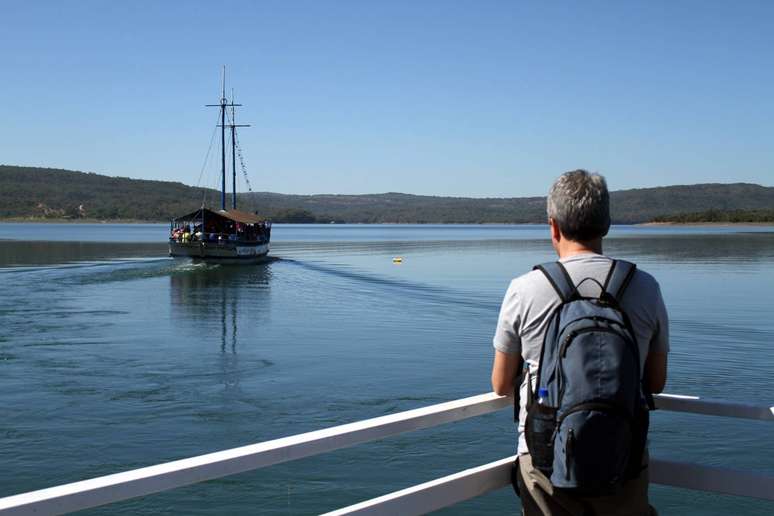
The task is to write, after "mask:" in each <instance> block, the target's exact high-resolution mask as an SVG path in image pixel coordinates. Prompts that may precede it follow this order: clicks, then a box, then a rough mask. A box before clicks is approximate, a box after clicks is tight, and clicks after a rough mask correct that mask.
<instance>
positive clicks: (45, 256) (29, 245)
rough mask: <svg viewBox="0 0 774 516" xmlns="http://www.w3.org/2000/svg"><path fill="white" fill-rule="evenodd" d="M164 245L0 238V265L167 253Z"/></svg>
mask: <svg viewBox="0 0 774 516" xmlns="http://www.w3.org/2000/svg"><path fill="white" fill-rule="evenodd" d="M167 252H168V250H167V246H166V244H152V243H138V244H127V243H108V242H23V241H14V240H0V267H14V266H16V267H19V266H24V267H29V266H35V265H38V266H39V265H53V264H60V263H72V262H88V261H101V260H114V259H117V258H136V257H143V258H147V257H152V258H161V257H164V256H167Z"/></svg>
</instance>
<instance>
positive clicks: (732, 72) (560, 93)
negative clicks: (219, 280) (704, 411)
mask: <svg viewBox="0 0 774 516" xmlns="http://www.w3.org/2000/svg"><path fill="white" fill-rule="evenodd" d="M0 6H1V7H2V9H1V11H2V16H0V49H2V52H0V73H1V74H2V75H1V76H0V77H1V80H0V96H1V97H2V101H1V102H0V120H2V124H0V163H4V164H16V165H33V166H49V167H61V168H69V169H76V170H83V171H91V172H97V173H101V174H107V175H116V176H128V177H136V178H146V179H161V180H174V181H181V182H184V183H187V184H196V183H197V181H198V178H199V174H200V170H201V169H202V164H203V162H204V156H205V153H206V151H207V147H208V144H209V141H210V137H211V135H212V130H213V127H214V124H215V117H216V110H214V109H213V108H205V107H203V105H204V104H209V103H213V102H216V101H217V98H218V88H219V81H220V77H219V74H220V67H221V65H223V64H226V65H227V66H228V82H229V85H230V86H233V87H234V88H235V93H236V98H237V101H239V102H242V103H244V104H245V107H244V108H242V111H241V113H239V114H238V116H239V118H240V120H241V121H242V122H245V123H251V124H252V125H253V127H251V128H248V129H245V130H243V131H242V132H241V133H240V140H241V143H242V147H243V148H244V151H245V160H246V163H247V166H248V169H249V173H250V179H251V182H252V184H253V188H254V189H255V190H265V191H275V192H284V193H375V192H386V191H400V192H408V193H417V194H430V195H458V196H477V197H480V196H496V197H501V196H509V197H510V196H527V195H543V194H544V193H545V191H546V190H547V188H548V185H549V184H550V182H551V180H552V179H553V178H554V177H555V176H556V175H558V174H559V173H561V172H563V171H565V170H569V169H574V168H579V167H583V168H588V169H591V170H596V171H599V172H601V173H603V174H604V175H605V176H606V177H607V178H608V183H609V185H610V188H611V189H615V190H618V189H624V188H638V187H648V186H658V185H667V184H688V183H699V182H738V181H744V182H754V183H760V184H765V185H769V186H770V185H773V184H774V149H773V148H772V141H773V140H774V138H772V137H773V136H774V94H772V91H774V30H772V23H773V20H774V2H765V1H761V2H753V1H749V2H709V1H680V2H671V1H670V2H667V1H663V2H659V1H652V2H644V1H643V2H612V1H610V2H594V1H586V2H561V1H554V2H537V1H536V2H517V1H509V2H496V1H467V2H466V1H457V2H453V1H451V0H449V1H405V2H402V1H395V0H392V1H383V2H375V1H352V2H333V1H330V2H325V1H309V2H295V1H284V2H258V1H249V2H247V1H246V2H192V1H186V2H155V1H154V2H142V1H131V2H129V1H126V2H105V1H72V2H42V1H41V2H23V1H15V2H12V1H5V0H0ZM216 174H217V171H216V163H214V162H213V163H210V164H209V166H207V167H206V171H205V174H204V179H203V180H202V181H201V183H202V184H203V185H205V186H214V185H215V176H216Z"/></svg>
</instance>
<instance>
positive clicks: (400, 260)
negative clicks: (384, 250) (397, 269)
mask: <svg viewBox="0 0 774 516" xmlns="http://www.w3.org/2000/svg"><path fill="white" fill-rule="evenodd" d="M392 263H403V257H402V256H396V257H395V258H393V259H392Z"/></svg>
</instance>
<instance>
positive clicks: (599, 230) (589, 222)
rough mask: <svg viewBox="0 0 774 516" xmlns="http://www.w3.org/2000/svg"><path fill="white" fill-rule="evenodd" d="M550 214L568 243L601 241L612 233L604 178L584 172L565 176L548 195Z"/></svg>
mask: <svg viewBox="0 0 774 516" xmlns="http://www.w3.org/2000/svg"><path fill="white" fill-rule="evenodd" d="M547 211H548V217H549V218H551V219H553V220H554V222H555V223H556V224H557V226H559V231H561V233H562V235H563V236H564V237H565V238H567V239H569V240H574V241H576V242H588V241H591V240H595V239H597V238H602V237H603V236H605V235H607V231H608V230H609V229H610V195H609V194H608V192H607V183H606V182H605V178H604V177H602V176H601V175H599V174H590V173H589V172H587V171H585V170H573V171H571V172H565V173H564V174H562V175H561V176H559V178H558V179H557V180H556V181H554V184H553V185H552V186H551V190H550V191H549V192H548V210H547Z"/></svg>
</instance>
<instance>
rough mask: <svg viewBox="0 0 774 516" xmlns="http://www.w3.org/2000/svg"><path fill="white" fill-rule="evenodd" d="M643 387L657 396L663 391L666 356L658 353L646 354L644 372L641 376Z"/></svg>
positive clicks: (665, 375) (665, 377) (665, 376)
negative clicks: (643, 382) (643, 381)
mask: <svg viewBox="0 0 774 516" xmlns="http://www.w3.org/2000/svg"><path fill="white" fill-rule="evenodd" d="M643 379H644V380H645V387H647V389H648V390H649V391H650V392H651V393H652V394H658V393H660V392H661V391H663V390H664V386H665V385H666V379H667V354H666V353H663V352H658V351H651V352H650V353H648V358H646V359H645V372H644V374H643Z"/></svg>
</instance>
